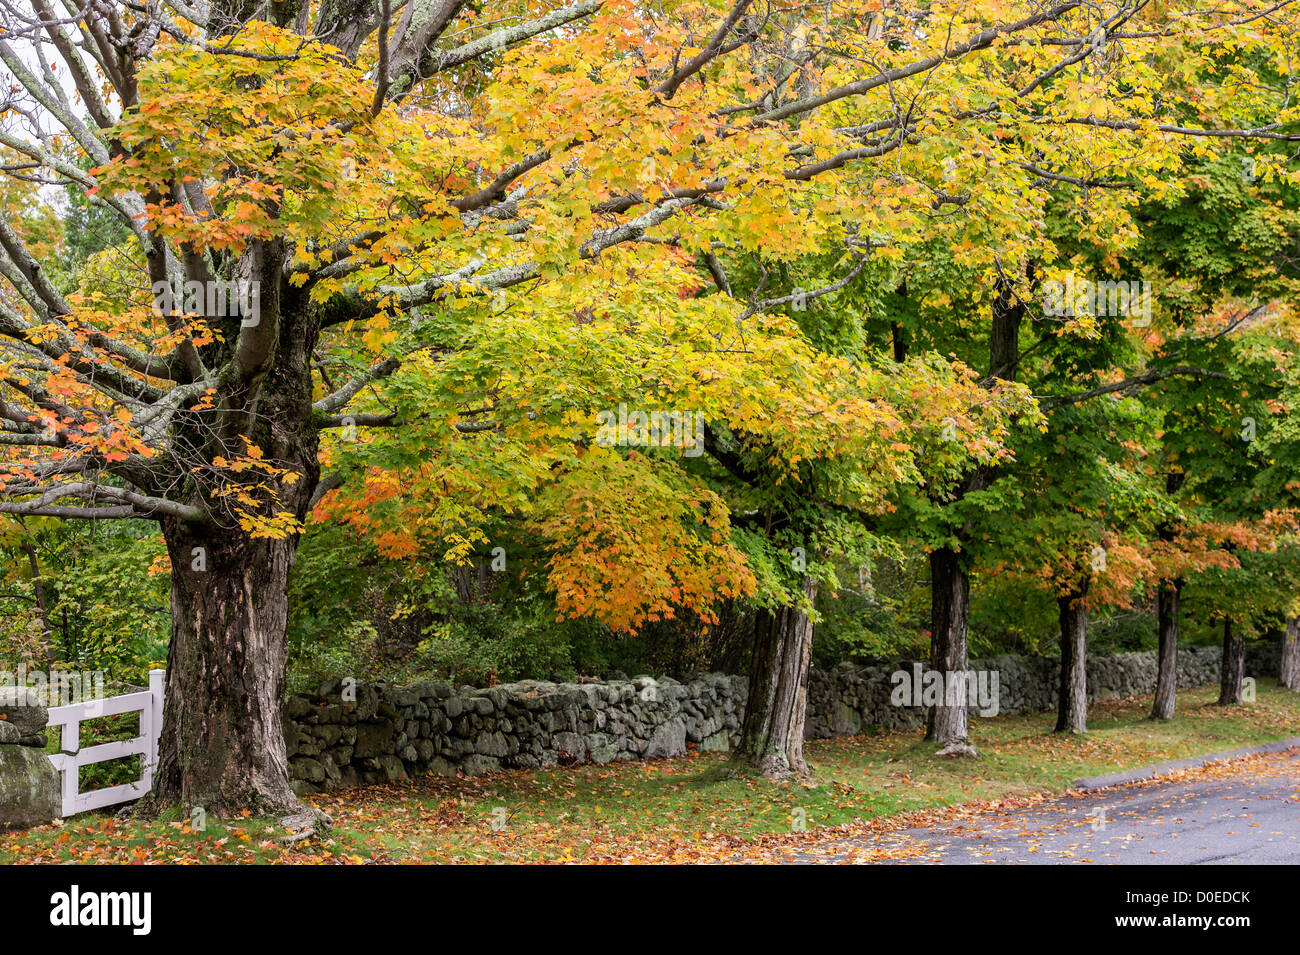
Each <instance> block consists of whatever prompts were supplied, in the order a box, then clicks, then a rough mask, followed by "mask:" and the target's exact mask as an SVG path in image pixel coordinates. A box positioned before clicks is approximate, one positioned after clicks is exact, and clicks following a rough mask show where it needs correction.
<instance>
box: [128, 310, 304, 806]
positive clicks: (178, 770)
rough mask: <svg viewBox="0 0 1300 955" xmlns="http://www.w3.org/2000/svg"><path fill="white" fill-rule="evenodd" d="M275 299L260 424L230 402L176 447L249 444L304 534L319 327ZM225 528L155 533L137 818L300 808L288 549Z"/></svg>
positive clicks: (259, 374)
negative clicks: (292, 775)
mask: <svg viewBox="0 0 1300 955" xmlns="http://www.w3.org/2000/svg"><path fill="white" fill-rule="evenodd" d="M272 287H273V288H274V286H272ZM265 288H266V286H265V285H264V286H263V289H265ZM275 295H276V293H275V292H272V293H271V295H270V296H267V295H266V293H265V292H264V300H263V305H262V322H263V323H265V324H266V326H267V327H266V328H265V330H264V331H265V333H266V334H268V335H271V336H274V344H273V345H272V346H271V347H270V349H269V354H270V355H273V356H274V359H273V363H271V359H268V360H267V364H266V365H265V366H263V367H258V368H256V369H249V372H250V375H249V388H250V389H251V388H256V394H257V399H256V402H255V405H256V410H255V411H245V410H243V407H244V406H242V405H241V404H240V403H238V398H239V395H238V394H236V395H235V396H234V400H232V401H231V403H230V406H228V408H227V409H226V411H225V414H224V415H222V416H220V417H217V418H214V419H207V420H202V419H197V418H196V419H195V420H193V421H191V422H189V424H188V425H185V426H184V427H188V428H190V429H191V431H190V433H189V434H187V435H185V437H186V439H187V440H190V441H193V442H194V443H196V444H199V443H210V442H213V441H222V442H226V443H227V446H229V445H230V444H235V443H236V441H237V440H242V439H238V436H239V435H247V436H248V437H249V438H251V439H252V440H253V441H254V442H255V443H256V444H257V445H258V446H259V447H260V448H261V449H262V450H263V453H264V454H265V456H266V459H267V460H270V461H274V462H275V463H276V466H277V467H279V468H282V469H286V470H288V471H291V472H293V473H295V474H296V475H297V479H296V480H293V481H278V482H277V488H276V489H277V493H278V495H279V503H278V507H277V509H278V510H282V511H288V512H290V513H292V514H293V515H294V516H295V517H297V518H298V519H299V520H300V521H301V520H302V519H304V518H305V517H306V515H307V511H308V509H309V505H310V502H311V497H312V494H313V491H314V490H315V488H316V486H317V484H318V483H319V480H320V466H319V464H318V462H317V449H318V447H319V439H318V432H317V429H316V424H315V422H314V421H313V419H312V407H311V398H312V386H311V373H310V365H309V361H310V356H311V354H312V349H313V347H314V344H315V341H316V337H317V327H316V321H315V318H314V316H313V314H312V313H311V311H310V309H309V308H307V307H291V308H290V309H289V310H286V311H281V308H280V307H281V306H282V305H288V304H289V303H286V302H281V301H280V300H279V298H278V297H275ZM232 525H233V522H232V521H230V520H229V519H226V520H223V521H220V522H214V523H211V524H199V523H194V522H187V521H183V520H180V519H176V518H168V519H165V520H164V521H163V522H162V530H163V537H164V539H165V541H166V543H167V551H168V555H169V556H170V558H171V565H172V571H171V609H172V638H171V646H170V648H169V650H168V654H167V688H166V699H165V703H164V708H163V728H162V735H161V737H160V740H159V754H158V766H157V769H156V771H155V775H154V786H153V791H152V793H151V794H150V796H149V798H148V799H147V800H146V801H144V803H143V804H142V806H141V810H142V811H143V812H146V813H148V812H151V811H160V810H163V809H166V808H167V807H169V806H175V805H180V806H182V807H184V808H186V809H190V808H193V807H201V808H203V809H204V810H205V811H206V812H209V813H212V814H214V815H217V816H223V815H228V814H230V813H232V812H236V811H239V810H243V809H252V810H254V811H263V812H267V813H275V812H296V811H301V810H302V808H303V807H302V806H301V805H300V804H299V802H298V800H297V798H296V797H295V796H294V794H293V792H292V790H291V789H290V784H289V766H288V762H289V761H288V755H287V751H286V748H285V742H284V731H283V727H282V725H281V722H280V705H281V701H282V699H283V696H284V687H285V670H286V664H287V657H288V648H287V644H286V624H287V621H288V605H289V596H288V586H289V571H290V568H291V567H292V566H293V563H294V557H295V553H296V550H297V543H298V539H297V536H296V535H290V536H288V537H282V538H278V539H276V538H266V537H259V538H254V537H252V536H250V535H249V534H248V533H246V532H245V531H244V530H242V529H241V528H240V527H239V526H232Z"/></svg>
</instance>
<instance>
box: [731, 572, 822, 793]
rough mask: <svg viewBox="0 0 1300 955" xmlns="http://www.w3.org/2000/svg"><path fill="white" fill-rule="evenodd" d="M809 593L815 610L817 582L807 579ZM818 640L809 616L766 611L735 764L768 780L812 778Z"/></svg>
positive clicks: (758, 628) (757, 625) (757, 624)
mask: <svg viewBox="0 0 1300 955" xmlns="http://www.w3.org/2000/svg"><path fill="white" fill-rule="evenodd" d="M803 592H804V597H805V598H806V599H807V601H808V605H809V606H811V604H812V602H813V600H815V599H816V597H817V583H816V581H814V580H812V579H811V578H807V577H806V578H804V583H803ZM812 635H813V627H812V621H810V620H809V619H808V615H807V614H806V613H804V612H803V611H802V610H799V609H797V608H795V607H791V606H786V607H782V608H780V609H779V610H776V611H766V610H760V611H759V612H758V614H757V616H756V618H755V621H754V657H753V664H752V666H751V667H750V673H749V698H748V700H747V701H746V703H745V720H744V723H743V725H742V726H741V731H740V745H739V746H738V747H737V749H736V752H735V755H734V757H733V759H734V761H735V762H737V763H738V764H741V765H744V766H746V767H748V768H753V769H757V770H758V772H759V773H760V774H761V775H762V776H763V777H764V778H767V779H780V778H782V777H785V776H790V775H792V774H793V775H807V774H808V764H807V762H805V760H804V755H803V735H804V716H805V714H806V712H807V709H808V667H809V664H810V662H811V660H812Z"/></svg>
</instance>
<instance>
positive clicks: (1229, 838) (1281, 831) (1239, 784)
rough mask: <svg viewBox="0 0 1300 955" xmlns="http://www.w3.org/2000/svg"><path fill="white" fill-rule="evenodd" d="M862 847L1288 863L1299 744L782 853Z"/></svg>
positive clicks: (970, 857)
mask: <svg viewBox="0 0 1300 955" xmlns="http://www.w3.org/2000/svg"><path fill="white" fill-rule="evenodd" d="M869 847H870V848H874V849H876V850H884V853H882V854H886V859H887V858H888V856H889V855H893V853H892V852H891V850H897V849H904V850H906V851H902V852H899V853H898V855H899V856H900V857H901V858H898V861H900V862H906V863H943V864H946V865H954V864H955V865H976V864H988V863H992V864H996V863H1015V864H1029V865H1059V864H1063V863H1064V864H1070V863H1093V864H1099V865H1113V864H1120V865H1202V864H1216V865H1230V864H1233V863H1252V864H1265V865H1268V864H1273V865H1288V864H1289V865H1296V864H1300V750H1295V749H1293V750H1290V751H1289V752H1286V753H1280V754H1276V755H1271V756H1268V757H1262V758H1258V759H1249V760H1239V761H1234V762H1231V763H1222V764H1218V765H1216V766H1212V767H1208V768H1207V769H1205V770H1203V771H1199V772H1196V773H1191V774H1188V775H1186V776H1185V777H1183V778H1180V779H1176V780H1169V781H1164V782H1152V783H1146V784H1143V785H1137V786H1124V787H1118V788H1114V789H1108V790H1102V791H1099V792H1092V793H1082V794H1072V795H1068V796H1062V797H1059V798H1054V799H1051V800H1049V801H1046V802H1042V803H1038V804H1036V805H1034V806H1031V807H1028V808H1024V809H1020V810H1015V811H1010V812H1001V813H988V814H986V815H979V816H975V817H966V818H964V819H962V820H961V821H960V822H956V823H949V824H945V825H940V826H936V827H934V828H927V829H907V830H900V831H897V832H893V833H888V834H883V835H881V836H878V837H872V838H869V839H864V840H861V841H858V840H852V841H850V842H848V843H845V844H843V850H844V851H843V852H837V851H836V850H835V849H834V848H832V847H826V848H824V849H823V850H822V851H820V852H815V853H808V854H807V855H804V854H803V853H799V852H797V851H796V852H794V853H792V857H791V858H789V859H788V861H790V862H796V863H798V862H847V861H857V860H858V859H861V858H862V852H863V850H866V849H868V848H869ZM828 849H829V851H827V850H828ZM918 850H919V854H917V853H918ZM801 855H803V858H800V856H801ZM877 858H879V857H877ZM886 859H880V861H886Z"/></svg>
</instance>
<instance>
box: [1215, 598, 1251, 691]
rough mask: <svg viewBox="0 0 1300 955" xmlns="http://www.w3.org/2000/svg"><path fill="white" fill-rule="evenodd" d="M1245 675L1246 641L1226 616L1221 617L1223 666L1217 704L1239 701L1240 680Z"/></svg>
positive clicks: (1220, 673)
mask: <svg viewBox="0 0 1300 955" xmlns="http://www.w3.org/2000/svg"><path fill="white" fill-rule="evenodd" d="M1245 676H1246V641H1245V640H1244V639H1242V637H1241V632H1240V630H1238V629H1237V628H1236V627H1234V626H1233V625H1232V621H1231V620H1230V619H1228V618H1227V617H1224V618H1223V666H1222V668H1221V669H1220V671H1219V705H1220V706H1232V705H1234V704H1237V703H1240V702H1241V682H1242V680H1243V679H1244V678H1245Z"/></svg>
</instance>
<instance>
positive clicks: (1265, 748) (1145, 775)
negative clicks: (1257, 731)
mask: <svg viewBox="0 0 1300 955" xmlns="http://www.w3.org/2000/svg"><path fill="white" fill-rule="evenodd" d="M1295 747H1300V736H1292V737H1291V738H1289V739H1282V740H1278V741H1277V742H1275V743H1260V744H1258V745H1256V746H1243V747H1242V748H1241V749H1230V750H1226V751H1224V752H1222V753H1210V754H1208V755H1206V756H1190V757H1188V758H1187V759H1176V760H1173V761H1172V762H1168V763H1157V764H1156V765H1154V766H1146V767H1143V768H1141V769H1129V770H1125V771H1124V772H1122V773H1109V774H1107V775H1105V776H1085V777H1084V778H1083V779H1076V780H1075V781H1074V782H1073V783H1071V784H1070V788H1071V789H1081V790H1083V791H1084V792H1096V791H1097V790H1099V789H1110V788H1111V787H1112V786H1124V785H1127V784H1128V783H1140V782H1144V781H1146V780H1148V779H1156V778H1158V777H1160V776H1167V775H1169V774H1170V773H1174V772H1178V771H1179V770H1181V769H1196V768H1197V767H1198V766H1208V765H1209V764H1210V763H1218V762H1222V761H1223V760H1227V759H1240V758H1241V757H1242V756H1258V755H1260V754H1262V753H1281V752H1284V751H1285V750H1288V749H1293V748H1295Z"/></svg>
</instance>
